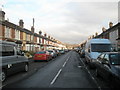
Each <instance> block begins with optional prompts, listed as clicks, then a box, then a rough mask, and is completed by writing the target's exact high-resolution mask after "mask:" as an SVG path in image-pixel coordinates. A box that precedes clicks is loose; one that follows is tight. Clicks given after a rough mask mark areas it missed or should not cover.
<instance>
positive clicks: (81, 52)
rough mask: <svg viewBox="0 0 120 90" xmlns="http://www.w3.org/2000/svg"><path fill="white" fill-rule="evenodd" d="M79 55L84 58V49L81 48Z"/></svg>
mask: <svg viewBox="0 0 120 90" xmlns="http://www.w3.org/2000/svg"><path fill="white" fill-rule="evenodd" d="M80 56H81V58H85V50H84V49H82V50H81V51H80Z"/></svg>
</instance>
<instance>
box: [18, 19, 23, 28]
mask: <svg viewBox="0 0 120 90" xmlns="http://www.w3.org/2000/svg"><path fill="white" fill-rule="evenodd" d="M19 26H20V27H22V28H23V27H24V22H23V20H22V19H20V21H19Z"/></svg>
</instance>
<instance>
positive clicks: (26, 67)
mask: <svg viewBox="0 0 120 90" xmlns="http://www.w3.org/2000/svg"><path fill="white" fill-rule="evenodd" d="M28 70H29V66H28V64H25V66H24V72H28Z"/></svg>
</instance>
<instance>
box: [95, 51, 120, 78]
mask: <svg viewBox="0 0 120 90" xmlns="http://www.w3.org/2000/svg"><path fill="white" fill-rule="evenodd" d="M95 65H96V75H97V76H102V77H103V78H105V79H107V80H113V78H114V79H115V78H117V80H118V79H119V80H120V52H106V53H102V54H101V55H100V56H99V57H98V58H97V60H96V62H95Z"/></svg>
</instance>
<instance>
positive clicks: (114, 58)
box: [110, 53, 120, 65]
mask: <svg viewBox="0 0 120 90" xmlns="http://www.w3.org/2000/svg"><path fill="white" fill-rule="evenodd" d="M110 63H111V64H112V65H120V53H119V54H118V53H116V54H110Z"/></svg>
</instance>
